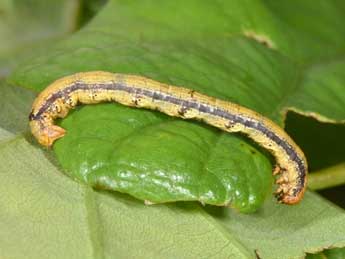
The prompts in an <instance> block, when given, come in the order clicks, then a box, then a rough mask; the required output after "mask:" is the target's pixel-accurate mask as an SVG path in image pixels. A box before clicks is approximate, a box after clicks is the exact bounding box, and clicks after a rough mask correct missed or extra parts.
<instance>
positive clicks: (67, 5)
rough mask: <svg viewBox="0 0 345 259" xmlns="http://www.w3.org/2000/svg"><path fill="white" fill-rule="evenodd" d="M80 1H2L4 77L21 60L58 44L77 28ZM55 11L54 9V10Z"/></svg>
mask: <svg viewBox="0 0 345 259" xmlns="http://www.w3.org/2000/svg"><path fill="white" fill-rule="evenodd" d="M78 9H79V1H78V0H71V1H70V0H62V1H58V2H56V3H54V2H47V1H45V0H27V1H12V0H3V1H1V3H0V35H1V38H0V43H1V44H0V77H4V76H6V75H8V74H9V73H10V71H11V70H12V69H14V67H15V66H16V65H18V63H20V62H21V61H23V60H26V59H30V56H31V57H34V54H33V53H32V50H33V48H35V53H36V54H37V53H39V52H40V47H42V46H46V45H47V44H49V43H54V42H55V41H56V40H57V39H58V38H61V37H62V36H64V35H66V34H68V33H71V32H72V31H73V30H75V28H76V21H77V17H78V16H77V13H78ZM52 10H54V11H53V12H52Z"/></svg>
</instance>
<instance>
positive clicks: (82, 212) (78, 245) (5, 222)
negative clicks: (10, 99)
mask: <svg viewBox="0 0 345 259" xmlns="http://www.w3.org/2000/svg"><path fill="white" fill-rule="evenodd" d="M3 131H4V130H1V131H0V176H1V179H2V184H1V185H0V192H1V193H2V195H1V196H0V208H1V213H0V229H1V231H0V253H1V256H2V257H4V258H56V257H57V256H58V257H61V258H114V257H116V258H138V257H145V258H172V257H173V258H176V257H178V258H180V257H188V258H210V257H216V258H251V257H254V254H255V253H256V254H258V255H259V256H260V257H261V258H295V257H302V256H303V254H304V252H315V251H318V250H321V249H322V248H323V247H329V246H330V245H332V246H344V245H345V238H344V235H343V233H344V232H345V224H344V223H345V214H344V212H343V211H342V210H340V209H339V208H337V207H335V206H334V205H331V204H330V203H328V202H326V201H325V200H323V199H321V198H320V197H318V196H317V195H315V194H312V193H307V195H306V197H305V199H304V201H303V203H302V204H300V205H297V206H294V207H288V206H283V205H277V204H276V203H275V202H274V201H270V200H268V201H267V202H266V203H265V205H264V206H263V208H261V209H260V210H259V211H258V212H256V213H254V214H251V215H245V214H240V213H237V212H235V211H233V210H231V209H227V208H216V207H206V208H205V207H201V206H199V205H197V204H195V203H176V204H170V205H153V206H145V205H144V204H143V203H141V202H138V201H137V200H134V199H132V198H130V197H128V196H125V195H120V194H115V193H107V192H97V191H94V190H92V189H91V188H89V187H87V186H85V185H80V184H78V183H76V182H74V181H73V180H71V179H70V178H68V177H65V176H64V175H63V174H61V172H60V171H58V170H57V169H56V168H55V167H54V166H53V165H52V164H51V163H50V161H49V160H48V159H47V158H46V156H45V152H42V150H41V149H40V148H37V147H33V146H32V145H31V144H29V143H28V142H27V141H25V140H24V139H23V137H22V136H21V135H14V134H11V133H9V132H7V133H5V134H4V133H3ZM9 135H11V136H12V137H11V136H9Z"/></svg>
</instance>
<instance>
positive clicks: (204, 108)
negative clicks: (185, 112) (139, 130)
mask: <svg viewBox="0 0 345 259" xmlns="http://www.w3.org/2000/svg"><path fill="white" fill-rule="evenodd" d="M82 89H83V90H96V91H97V90H117V91H124V92H127V93H132V94H136V95H144V96H146V97H150V98H152V99H154V100H159V101H164V102H168V103H172V104H175V105H180V106H182V107H184V108H187V109H195V110H198V111H199V112H202V113H207V114H210V115H213V116H217V117H220V118H224V119H227V120H229V121H230V123H232V124H233V123H240V124H242V125H245V126H246V127H248V128H252V129H255V130H257V131H260V132H261V133H263V134H264V135H265V136H267V137H268V138H269V139H271V140H272V141H273V142H275V143H276V144H277V145H279V146H280V147H282V148H283V149H284V151H285V152H286V154H287V155H288V156H289V158H290V159H291V160H292V161H294V162H295V163H296V164H297V166H298V169H299V170H298V172H299V178H298V187H299V188H303V186H304V184H305V174H306V168H305V165H304V163H303V161H302V159H301V158H300V157H299V156H298V154H297V153H296V152H295V150H294V149H293V147H291V146H290V145H289V144H288V143H287V142H286V141H285V140H284V139H281V138H279V137H278V136H277V135H276V134H275V133H274V132H273V131H271V130H269V129H268V128H267V127H265V125H263V124H262V123H260V122H256V121H253V120H252V119H251V118H249V117H246V116H241V115H236V114H231V113H229V112H227V111H225V110H223V109H220V108H218V107H215V106H213V107H212V106H209V105H206V104H203V103H199V102H196V101H186V100H182V99H179V98H177V97H175V96H173V95H168V94H165V93H164V94H163V93H160V92H156V91H153V90H152V91H151V90H147V89H142V88H137V87H132V86H127V85H126V84H124V83H109V84H90V85H87V84H84V83H83V82H76V83H75V84H72V85H71V86H69V87H66V88H64V89H63V90H61V91H58V92H56V93H53V94H52V95H51V96H50V97H49V98H48V99H47V100H46V102H45V103H44V104H43V105H42V107H41V108H40V109H39V111H38V112H37V113H36V114H33V113H31V114H30V115H29V119H30V120H38V119H40V118H41V116H42V115H43V114H44V113H45V112H46V111H47V110H48V109H49V108H50V107H51V105H52V104H53V103H54V102H55V101H56V100H57V99H60V98H62V99H63V100H66V99H67V98H68V97H69V94H71V93H73V92H74V91H76V90H82ZM295 192H296V193H297V192H298V190H295ZM296 193H294V195H295V194H296Z"/></svg>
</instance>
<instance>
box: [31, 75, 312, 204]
mask: <svg viewBox="0 0 345 259" xmlns="http://www.w3.org/2000/svg"><path fill="white" fill-rule="evenodd" d="M111 101H114V102H117V103H120V104H123V105H126V106H132V107H137V108H146V109H151V110H158V111H160V112H162V113H165V114H167V115H170V116H175V117H180V118H183V119H196V120H201V121H203V122H205V123H207V124H209V125H212V126H214V127H217V128H219V129H222V130H224V131H227V132H241V133H244V134H245V135H247V136H248V137H249V138H251V139H253V140H254V141H255V142H257V143H258V144H259V145H261V146H262V147H264V148H265V149H267V150H268V151H269V152H270V153H271V154H272V155H273V156H274V157H275V160H276V164H277V165H276V168H275V170H274V171H273V175H277V174H280V177H279V178H278V179H277V180H276V183H277V184H278V188H277V190H276V192H275V194H276V197H277V199H278V201H279V202H281V203H285V204H295V203H298V202H299V201H300V200H301V199H302V197H303V195H304V192H305V189H306V183H307V171H308V169H307V168H308V166H307V161H306V158H305V156H304V154H303V152H302V151H301V149H300V148H299V147H298V146H297V145H296V144H295V142H294V141H293V140H292V139H291V138H290V137H289V136H288V135H287V133H285V131H284V130H283V129H281V128H280V127H279V126H278V125H276V124H275V123H274V122H273V121H271V120H270V119H268V118H266V117H264V116H262V115H260V114H258V113H256V112H255V111H252V110H250V109H248V108H245V107H242V106H240V105H238V104H235V103H231V102H227V101H223V100H220V99H216V98H213V97H210V96H206V95H203V94H201V93H198V92H196V91H194V90H190V89H187V88H182V87H176V86H171V85H167V84H164V83H160V82H157V81H154V80H151V79H148V78H145V77H142V76H136V75H125V74H113V73H109V72H103V71H95V72H84V73H77V74H74V75H70V76H66V77H63V78H61V79H58V80H57V81H55V82H53V83H52V84H51V85H49V86H48V87H47V88H46V89H45V90H43V91H42V92H41V93H40V94H39V95H38V97H37V98H36V99H35V101H34V103H33V106H32V111H31V113H30V115H29V124H30V128H31V132H32V134H33V135H34V137H35V138H36V139H37V140H38V142H39V143H40V144H42V145H43V146H47V147H49V146H51V145H52V144H53V142H54V141H55V140H57V139H58V138H61V137H63V136H64V135H65V130H64V129H63V128H61V127H59V126H57V125H54V119H56V118H64V117H65V116H66V115H67V114H68V111H69V110H70V109H72V108H74V107H75V106H76V105H78V104H79V103H82V104H94V103H100V102H111Z"/></svg>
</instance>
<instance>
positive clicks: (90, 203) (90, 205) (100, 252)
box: [83, 186, 105, 259]
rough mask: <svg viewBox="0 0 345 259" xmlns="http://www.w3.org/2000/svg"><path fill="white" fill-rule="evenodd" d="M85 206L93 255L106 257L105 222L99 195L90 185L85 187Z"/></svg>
mask: <svg viewBox="0 0 345 259" xmlns="http://www.w3.org/2000/svg"><path fill="white" fill-rule="evenodd" d="M83 187H84V186H83ZM84 207H85V216H86V222H87V229H88V234H89V238H90V244H91V248H92V257H93V258H97V259H98V258H105V256H104V245H103V235H102V229H103V224H102V222H101V220H100V217H99V209H98V203H97V196H96V195H95V191H94V190H93V189H92V188H91V187H88V186H85V187H84Z"/></svg>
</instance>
